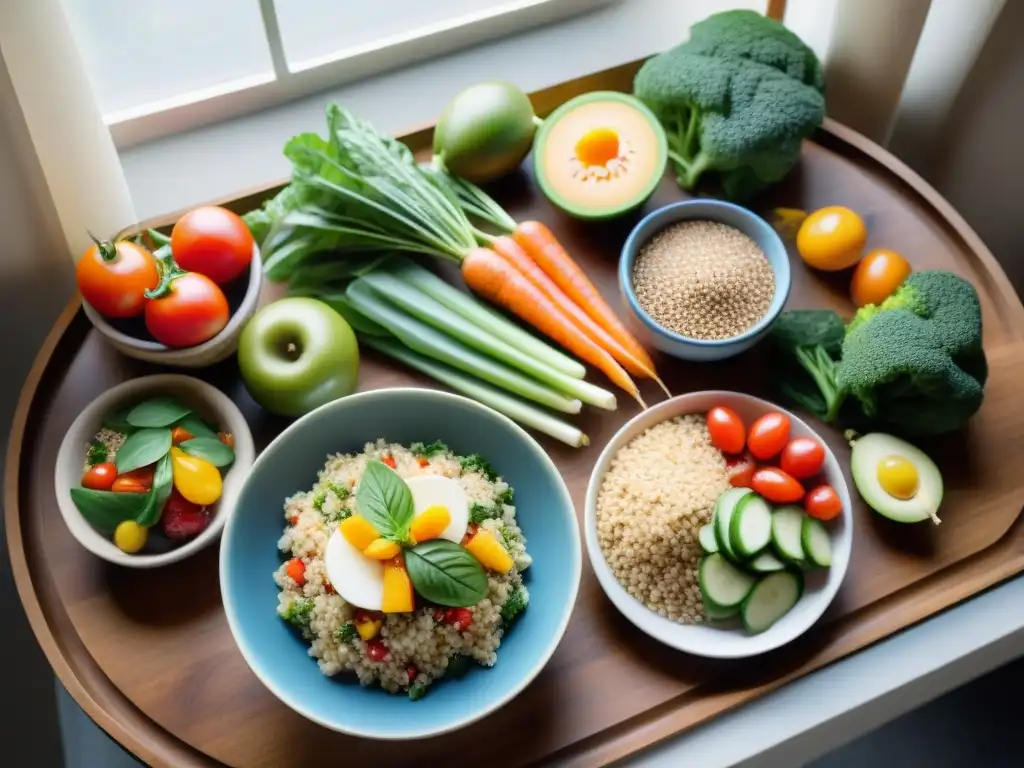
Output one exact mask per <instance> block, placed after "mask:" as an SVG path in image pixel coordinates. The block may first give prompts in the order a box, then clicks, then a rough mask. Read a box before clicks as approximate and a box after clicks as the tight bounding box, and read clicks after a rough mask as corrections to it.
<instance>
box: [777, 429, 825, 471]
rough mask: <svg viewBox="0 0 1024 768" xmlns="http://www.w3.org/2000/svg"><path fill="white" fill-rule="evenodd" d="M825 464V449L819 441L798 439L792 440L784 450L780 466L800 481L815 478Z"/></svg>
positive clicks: (807, 438) (805, 438) (808, 438)
mask: <svg viewBox="0 0 1024 768" xmlns="http://www.w3.org/2000/svg"><path fill="white" fill-rule="evenodd" d="M824 463H825V448H824V447H823V446H822V444H821V443H819V442H818V441H817V440H814V439H813V438H810V437H797V438H794V439H793V440H790V441H789V443H788V444H787V445H786V447H785V448H783V449H782V457H781V458H780V459H779V466H780V467H782V471H783V472H788V473H789V474H791V475H792V476H793V477H795V478H797V479H799V480H805V479H806V478H808V477H814V476H815V475H816V474H818V473H819V472H820V471H821V465H822V464H824Z"/></svg>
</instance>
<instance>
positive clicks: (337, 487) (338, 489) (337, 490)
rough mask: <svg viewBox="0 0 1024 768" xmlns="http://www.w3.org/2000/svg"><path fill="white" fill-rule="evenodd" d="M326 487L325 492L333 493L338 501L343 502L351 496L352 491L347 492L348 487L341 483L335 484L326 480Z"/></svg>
mask: <svg viewBox="0 0 1024 768" xmlns="http://www.w3.org/2000/svg"><path fill="white" fill-rule="evenodd" d="M326 485H327V490H329V491H330V492H331V493H333V494H334V495H335V496H336V497H337V499H338V501H344V500H345V499H347V498H348V497H349V496H351V495H352V491H351V490H349V487H348V486H347V485H343V484H342V483H336V482H334V481H333V480H328V481H327V483H326Z"/></svg>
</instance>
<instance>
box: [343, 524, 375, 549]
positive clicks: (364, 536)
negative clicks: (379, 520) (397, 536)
mask: <svg viewBox="0 0 1024 768" xmlns="http://www.w3.org/2000/svg"><path fill="white" fill-rule="evenodd" d="M338 530H340V531H341V535H342V536H344V537H345V540H346V541H347V542H348V543H349V544H351V545H352V546H353V547H355V548H356V549H358V550H359V551H360V552H362V551H363V550H364V549H366V548H367V547H368V546H370V545H371V544H372V543H373V542H375V541H376V540H377V539H379V538H380V531H378V530H377V529H376V528H374V527H373V523H371V522H370V521H369V520H367V519H366V518H365V517H363V516H362V515H351V516H349V517H346V518H345V519H344V520H342V521H341V524H340V525H339V526H338Z"/></svg>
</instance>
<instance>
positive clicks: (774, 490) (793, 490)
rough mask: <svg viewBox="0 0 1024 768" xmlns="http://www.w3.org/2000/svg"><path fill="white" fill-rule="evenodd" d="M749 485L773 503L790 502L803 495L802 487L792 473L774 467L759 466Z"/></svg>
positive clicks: (798, 499) (797, 499)
mask: <svg viewBox="0 0 1024 768" xmlns="http://www.w3.org/2000/svg"><path fill="white" fill-rule="evenodd" d="M750 487H751V488H753V489H754V491H755V492H757V493H759V494H761V495H762V496H764V497H765V498H766V499H768V501H770V502H772V503H773V504H792V503H794V502H797V501H800V499H802V498H803V497H804V487H803V486H802V485H800V482H799V481H798V480H797V479H796V478H795V477H793V476H792V475H789V474H787V473H786V472H783V471H782V470H781V469H777V468H776V467H761V469H759V470H757V471H756V472H755V473H754V479H753V480H752V481H751V483H750Z"/></svg>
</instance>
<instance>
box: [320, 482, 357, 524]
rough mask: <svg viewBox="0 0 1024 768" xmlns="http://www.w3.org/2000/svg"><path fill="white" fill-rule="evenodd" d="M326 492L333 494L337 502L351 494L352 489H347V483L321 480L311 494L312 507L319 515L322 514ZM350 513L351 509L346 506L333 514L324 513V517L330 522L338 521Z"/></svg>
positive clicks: (325, 501)
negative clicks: (317, 487)
mask: <svg viewBox="0 0 1024 768" xmlns="http://www.w3.org/2000/svg"><path fill="white" fill-rule="evenodd" d="M328 493H331V494H334V497H335V498H336V499H337V500H338V503H339V504H340V503H341V502H343V501H344V500H345V499H347V498H348V497H349V496H351V495H352V491H351V490H349V487H348V486H347V485H342V484H341V483H336V482H334V481H333V480H325V481H323V482H322V483H321V484H320V488H319V489H318V490H317V492H316V493H315V494H314V495H313V509H315V510H316V511H317V512H319V513H320V514H321V515H324V504H326V503H327V494H328ZM351 514H352V510H350V509H348V508H347V507H341V508H339V509H338V510H337V511H336V512H335V513H334V514H333V515H324V517H325V519H327V520H328V521H330V522H335V523H338V522H341V521H342V520H344V519H345V518H346V517H348V516H350V515H351Z"/></svg>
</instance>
